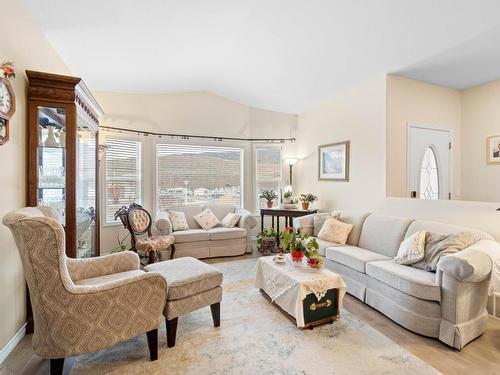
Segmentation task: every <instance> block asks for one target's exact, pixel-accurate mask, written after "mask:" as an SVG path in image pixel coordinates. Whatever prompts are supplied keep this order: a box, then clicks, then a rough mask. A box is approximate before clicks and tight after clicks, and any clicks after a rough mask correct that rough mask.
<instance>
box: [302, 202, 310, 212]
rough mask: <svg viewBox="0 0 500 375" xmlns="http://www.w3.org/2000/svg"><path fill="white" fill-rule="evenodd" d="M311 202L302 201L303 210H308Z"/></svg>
mask: <svg viewBox="0 0 500 375" xmlns="http://www.w3.org/2000/svg"><path fill="white" fill-rule="evenodd" d="M309 204H310V203H309V202H302V209H303V210H308V209H309Z"/></svg>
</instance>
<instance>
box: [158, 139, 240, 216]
mask: <svg viewBox="0 0 500 375" xmlns="http://www.w3.org/2000/svg"><path fill="white" fill-rule="evenodd" d="M242 165H243V150H242V149H240V148H229V147H211V146H193V145H175V144H157V145H156V210H157V211H164V210H166V209H167V208H169V207H172V206H180V205H189V204H207V203H227V204H233V205H235V206H238V207H241V206H242V203H243V188H242V185H243V184H242V178H243V167H242Z"/></svg>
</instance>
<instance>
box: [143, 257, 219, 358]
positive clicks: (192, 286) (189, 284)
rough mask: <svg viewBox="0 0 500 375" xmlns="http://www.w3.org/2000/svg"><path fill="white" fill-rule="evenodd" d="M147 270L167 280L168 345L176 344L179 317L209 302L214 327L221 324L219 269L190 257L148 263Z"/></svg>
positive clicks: (166, 316) (165, 310)
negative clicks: (159, 274)
mask: <svg viewBox="0 0 500 375" xmlns="http://www.w3.org/2000/svg"><path fill="white" fill-rule="evenodd" d="M145 269H146V271H155V272H160V273H161V274H162V275H163V276H164V277H165V279H166V280H167V303H166V305H165V309H164V311H163V315H164V316H165V320H166V323H167V345H168V347H169V348H171V347H173V346H174V345H175V336H176V333H177V320H178V318H179V316H181V315H183V314H187V313H190V312H191V311H195V310H198V309H200V308H202V307H205V306H208V305H210V308H211V310H212V318H213V321H214V326H215V327H218V326H219V325H220V301H221V300H222V272H219V271H217V270H216V269H215V268H214V267H212V266H210V265H208V264H206V263H203V262H201V261H199V260H198V259H195V258H192V257H184V258H178V259H171V260H166V261H164V262H158V263H153V264H149V265H147V266H146V267H145Z"/></svg>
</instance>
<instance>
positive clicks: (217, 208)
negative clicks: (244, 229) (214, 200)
mask: <svg viewBox="0 0 500 375" xmlns="http://www.w3.org/2000/svg"><path fill="white" fill-rule="evenodd" d="M203 209H204V210H206V209H209V210H210V211H212V213H213V214H214V215H215V217H216V218H217V219H219V220H222V219H223V218H224V217H225V216H226V215H227V214H229V213H234V210H235V207H234V206H233V205H231V204H207V205H205V206H204V207H203Z"/></svg>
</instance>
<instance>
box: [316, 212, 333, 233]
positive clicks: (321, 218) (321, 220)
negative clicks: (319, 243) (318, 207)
mask: <svg viewBox="0 0 500 375" xmlns="http://www.w3.org/2000/svg"><path fill="white" fill-rule="evenodd" d="M331 217H333V218H335V219H338V218H339V215H338V214H335V215H331V214H329V213H327V212H320V213H317V214H316V215H314V219H313V220H314V231H313V234H314V235H315V236H316V237H317V236H318V234H319V231H320V230H321V228H322V227H323V224H325V221H326V220H327V219H329V218H331Z"/></svg>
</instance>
